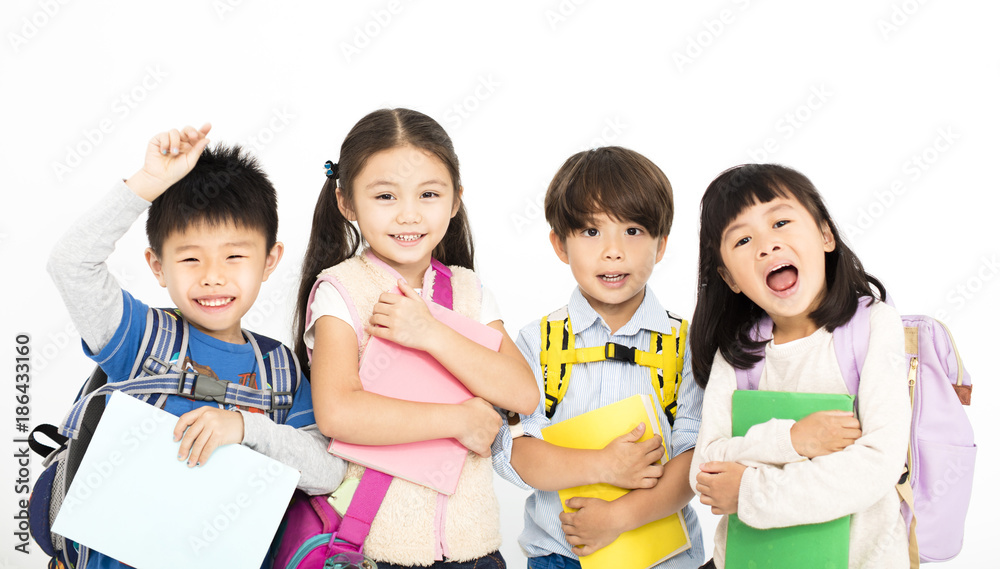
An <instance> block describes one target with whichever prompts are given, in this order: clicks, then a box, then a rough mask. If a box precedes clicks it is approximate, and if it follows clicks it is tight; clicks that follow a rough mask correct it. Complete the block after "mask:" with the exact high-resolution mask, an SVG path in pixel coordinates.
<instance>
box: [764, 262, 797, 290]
mask: <svg viewBox="0 0 1000 569" xmlns="http://www.w3.org/2000/svg"><path fill="white" fill-rule="evenodd" d="M766 280H767V288H769V289H771V290H773V291H775V292H784V291H786V290H788V289H790V288H792V287H793V286H795V283H797V282H799V270H798V269H796V268H795V267H794V266H793V265H791V264H788V263H786V264H783V265H778V266H777V267H775V268H773V269H771V272H770V273H768V274H767V279H766Z"/></svg>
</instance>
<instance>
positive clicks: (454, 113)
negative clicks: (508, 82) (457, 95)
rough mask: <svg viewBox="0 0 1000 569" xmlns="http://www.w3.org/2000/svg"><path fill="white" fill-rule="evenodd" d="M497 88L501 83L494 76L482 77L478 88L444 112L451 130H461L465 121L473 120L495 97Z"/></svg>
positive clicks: (479, 78)
mask: <svg viewBox="0 0 1000 569" xmlns="http://www.w3.org/2000/svg"><path fill="white" fill-rule="evenodd" d="M497 87H500V83H499V82H497V81H496V80H495V79H493V75H492V74H487V75H480V76H479V77H478V80H477V82H476V86H475V87H473V88H472V90H471V91H469V93H468V94H467V95H465V96H464V97H462V98H461V99H459V100H458V101H455V102H454V103H453V104H452V105H451V106H450V107H448V110H446V111H445V112H444V120H445V121H447V123H448V126H449V128H450V129H451V130H455V129H457V128H460V127H461V126H462V125H463V124H464V123H465V121H467V120H469V119H470V118H472V115H473V114H474V113H475V112H476V111H478V110H479V108H480V107H481V106H482V104H483V103H484V102H486V101H488V100H489V99H490V98H491V97H493V95H494V93H496V91H497Z"/></svg>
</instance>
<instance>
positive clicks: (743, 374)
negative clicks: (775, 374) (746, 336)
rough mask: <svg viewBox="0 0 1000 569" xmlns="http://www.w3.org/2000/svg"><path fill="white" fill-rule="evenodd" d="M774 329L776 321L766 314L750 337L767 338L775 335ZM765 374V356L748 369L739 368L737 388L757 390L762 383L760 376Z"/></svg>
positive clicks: (751, 331)
mask: <svg viewBox="0 0 1000 569" xmlns="http://www.w3.org/2000/svg"><path fill="white" fill-rule="evenodd" d="M773 329H774V322H772V321H771V319H770V318H768V317H767V316H764V317H763V318H761V319H760V320H759V321H758V322H757V325H756V326H754V328H753V330H750V337H751V338H753V339H754V340H757V341H761V340H766V339H768V338H770V337H771V336H772V335H773V333H772V330H773ZM763 374H764V358H761V359H760V361H758V362H757V363H755V364H753V366H751V367H749V368H747V369H737V370H736V389H743V390H747V389H749V390H752V391H756V390H757V386H758V385H760V376H761V375H763Z"/></svg>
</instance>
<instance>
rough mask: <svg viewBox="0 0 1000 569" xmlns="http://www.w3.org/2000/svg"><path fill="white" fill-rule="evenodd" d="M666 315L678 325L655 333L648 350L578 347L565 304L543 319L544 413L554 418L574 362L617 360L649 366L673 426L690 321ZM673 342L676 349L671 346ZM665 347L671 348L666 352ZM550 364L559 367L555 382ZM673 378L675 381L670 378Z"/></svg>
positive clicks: (653, 381) (619, 347)
mask: <svg viewBox="0 0 1000 569" xmlns="http://www.w3.org/2000/svg"><path fill="white" fill-rule="evenodd" d="M667 316H669V317H670V320H671V321H672V322H674V323H676V326H671V329H670V334H661V333H659V332H653V333H652V336H651V338H650V346H649V351H648V352H646V351H642V350H639V349H636V348H632V347H629V346H623V345H621V344H616V343H614V342H608V343H606V344H604V345H603V346H594V347H589V348H577V347H575V346H574V335H573V326H572V324H571V323H570V321H569V310H568V308H567V307H565V306H564V307H562V308H560V309H559V310H556V311H555V312H553V313H551V314H549V315H548V316H546V317H544V318H542V330H541V332H542V349H541V350H540V354H539V359H540V363H541V365H542V381H543V384H544V386H545V416H546V417H548V418H549V419H551V418H552V416H553V415H554V414H555V412H556V406H557V405H559V402H560V401H562V400H563V397H565V396H566V391H567V389H569V379H570V373H571V371H572V369H573V364H583V363H590V362H600V361H605V360H615V361H620V362H626V363H631V364H635V365H640V366H645V367H648V368H649V376H650V381H651V382H652V384H653V391H654V392H655V393H656V396H657V398H658V399H659V400H660V406H661V407H662V408H663V413H664V414H665V415H666V416H667V421H669V422H670V425H671V426H673V424H674V418H675V417H676V416H677V392H678V390H679V389H680V385H681V372H682V370H683V368H684V344H685V341H686V339H687V328H688V322H687V320H684V319H683V318H680V317H679V316H676V315H674V314H671V313H670V312H667ZM671 345H673V348H674V349H673V350H670V348H669V347H670V346H671ZM664 346H667V349H668V350H670V351H668V352H667V353H664V349H663V347H664ZM671 352H672V353H671ZM549 366H556V368H555V369H558V370H559V373H558V376H553V381H549ZM664 378H667V379H666V380H665V379H664ZM671 378H672V379H673V381H670V379H671Z"/></svg>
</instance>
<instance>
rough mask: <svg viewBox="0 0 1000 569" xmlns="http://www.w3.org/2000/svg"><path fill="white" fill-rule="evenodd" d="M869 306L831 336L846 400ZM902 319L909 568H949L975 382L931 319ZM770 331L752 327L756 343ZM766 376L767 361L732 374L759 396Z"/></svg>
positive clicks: (965, 493) (968, 491)
mask: <svg viewBox="0 0 1000 569" xmlns="http://www.w3.org/2000/svg"><path fill="white" fill-rule="evenodd" d="M870 300H871V299H870V298H867V297H866V298H863V299H862V300H861V302H859V304H858V310H857V312H855V314H854V316H853V317H852V318H851V320H850V321H849V322H848V323H847V324H845V325H843V326H841V327H839V328H837V329H836V330H834V331H833V343H834V348H835V350H836V352H837V362H838V364H839V365H840V371H841V374H842V375H843V377H844V383H845V384H846V385H847V391H848V392H849V393H850V394H851V395H857V393H858V384H859V383H860V381H861V368H862V366H863V365H864V361H865V356H866V355H867V353H868V340H869V337H870V334H871V327H870V325H869V321H870V313H871V306H870V305H869V301H870ZM902 320H903V327H904V336H905V340H906V348H905V352H906V354H905V357H906V358H907V359H908V360H909V366H910V368H909V373H908V379H909V385H910V404H911V406H912V409H913V419H912V423H911V427H910V448H909V452H908V453H907V461H906V473H905V474H903V477H902V478H901V479H900V483H899V484H898V485H897V487H896V488H897V490H898V491H899V495H900V498H901V500H902V501H903V503H902V504H901V505H900V508H901V510H902V513H903V518H904V519H905V520H906V522H907V524H909V527H910V563H911V567H915V566H916V564H917V563H918V562H917V561H916V560H917V559H918V557H919V560H920V561H923V562H936V561H947V560H949V559H952V558H953V557H955V556H956V555H958V552H959V551H960V550H961V549H962V538H963V535H964V533H965V517H966V514H967V513H968V511H969V502H970V500H971V498H972V473H973V470H974V468H975V465H976V445H975V442H974V441H973V435H972V424H971V423H970V422H969V417H968V416H967V415H966V413H965V410H964V409H963V408H962V406H963V405H969V403H970V402H971V397H972V380H971V378H970V377H969V375H968V374H967V373H965V369H964V368H963V367H962V359H961V357H959V355H958V349H957V348H956V347H955V340H954V338H952V336H951V332H950V331H948V328H947V327H946V326H945V325H944V324H943V323H941V322H939V321H938V320H935V319H934V318H930V317H928V316H903V317H902ZM771 326H772V323H771V321H770V319H767V318H766V317H765V319H764V320H762V321H761V322H760V324H759V325H758V327H757V332H758V336H757V337H759V338H770V337H771ZM763 371H764V360H761V361H759V362H757V364H755V365H754V366H753V367H751V368H750V369H746V370H737V374H736V382H737V387H738V388H739V389H757V385H758V384H759V383H760V376H761V373H762V372H763ZM914 512H915V513H916V515H915V516H914ZM918 519H919V521H920V524H919V526H918V524H917V520H918ZM918 543H919V551H918Z"/></svg>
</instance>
